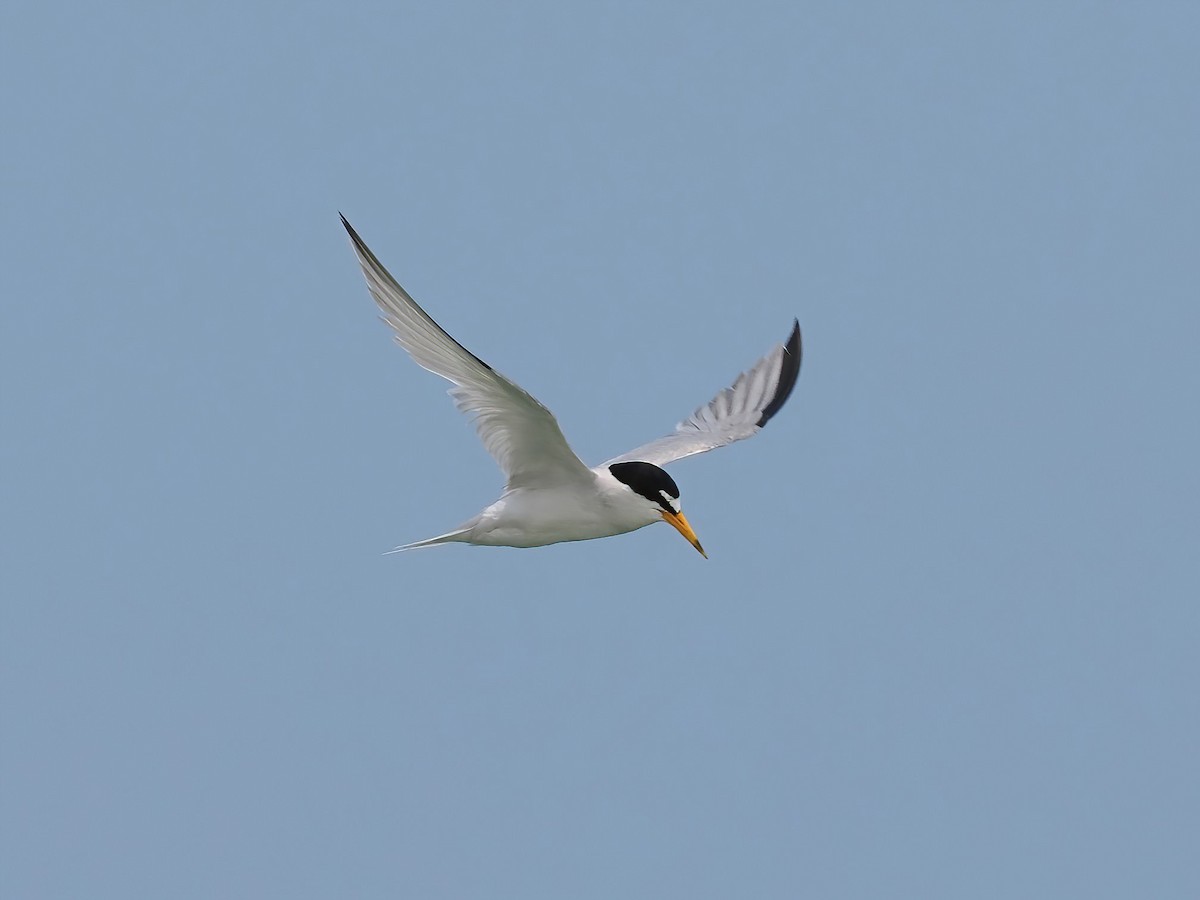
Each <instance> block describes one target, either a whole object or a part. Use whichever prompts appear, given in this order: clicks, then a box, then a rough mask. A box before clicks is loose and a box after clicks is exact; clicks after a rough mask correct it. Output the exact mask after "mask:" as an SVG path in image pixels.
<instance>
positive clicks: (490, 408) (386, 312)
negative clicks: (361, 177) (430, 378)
mask: <svg viewBox="0 0 1200 900" xmlns="http://www.w3.org/2000/svg"><path fill="white" fill-rule="evenodd" d="M342 224H343V225H345V226H346V231H347V232H348V233H349V234H350V241H351V243H352V244H353V245H354V252H355V253H356V254H357V255H358V262H359V264H360V265H361V266H362V270H363V275H365V276H366V279H367V287H368V288H370V290H371V296H373V297H374V298H375V302H376V303H378V304H379V308H380V309H381V310H382V311H383V320H384V321H385V322H387V324H388V325H390V326H391V327H392V330H393V331H394V332H395V337H396V343H397V344H399V345H400V346H401V347H403V348H404V349H405V350H407V351H408V352H409V355H410V356H412V358H413V359H414V360H416V362H417V364H418V365H419V366H421V367H422V368H425V369H428V370H429V371H430V372H433V373H434V374H435V375H441V376H442V377H443V378H445V379H446V380H447V381H450V382H452V383H453V384H454V387H452V388H450V396H451V397H453V398H454V403H455V405H456V406H457V407H458V408H459V410H461V411H462V412H464V413H466V414H467V415H468V416H471V417H472V418H473V419H474V422H475V428H476V430H477V431H478V432H479V437H480V439H481V440H482V441H483V444H484V446H485V447H487V450H488V452H489V453H491V454H492V456H493V457H495V459H496V462H497V463H498V464H499V466H500V468H501V470H502V471H503V472H504V474H505V476H506V477H507V478H508V485H507V486H508V487H509V488H517V487H550V486H553V485H558V484H564V483H571V482H583V481H588V480H590V479H591V478H592V477H593V476H592V474H591V472H590V471H589V470H588V468H587V466H585V465H584V464H583V462H582V461H581V460H580V459H579V457H577V456H576V455H575V453H574V452H573V451H572V450H571V448H570V447H569V446H568V445H567V439H566V438H565V437H563V433H562V429H560V428H559V427H558V422H557V421H556V420H555V418H554V414H553V413H551V412H550V410H548V409H546V407H544V406H542V404H541V403H539V402H538V401H537V400H536V399H534V398H533V397H532V396H530V395H529V394H528V393H527V392H526V391H524V390H523V389H522V388H521V387H519V386H518V385H516V384H514V383H513V382H511V381H509V380H508V379H507V378H505V377H504V376H503V375H501V374H500V373H499V372H497V371H496V370H495V369H493V368H492V367H491V366H489V365H488V364H487V363H485V362H484V361H483V360H481V359H480V358H479V357H477V356H476V355H475V354H473V353H471V351H469V350H468V349H467V348H466V347H464V346H463V345H462V344H460V343H459V342H458V341H456V340H455V339H454V338H452V337H451V336H450V335H448V334H447V333H446V332H445V331H443V330H442V328H441V326H440V325H438V323H437V322H435V321H433V319H431V318H430V317H429V314H428V313H426V312H425V310H423V309H421V307H419V306H418V305H417V304H416V301H414V300H413V298H412V297H410V296H409V295H408V292H407V291H405V290H404V288H402V287H400V285H399V284H398V283H397V282H396V279H394V278H393V277H392V276H391V275H390V274H389V273H388V270H387V269H385V268H384V267H383V264H382V263H381V262H380V261H379V260H378V259H376V257H375V254H374V253H372V252H371V250H370V248H369V247H367V245H366V244H365V243H363V239H362V238H360V237H359V236H358V232H356V231H355V230H354V229H353V228H352V227H351V226H350V223H349V222H347V221H346V217H345V216H342Z"/></svg>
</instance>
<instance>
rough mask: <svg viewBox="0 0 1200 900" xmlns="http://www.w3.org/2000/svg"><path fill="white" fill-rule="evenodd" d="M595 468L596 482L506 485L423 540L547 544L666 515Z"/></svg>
mask: <svg viewBox="0 0 1200 900" xmlns="http://www.w3.org/2000/svg"><path fill="white" fill-rule="evenodd" d="M590 471H591V473H592V475H593V479H594V480H593V481H592V482H591V483H590V484H589V483H587V482H583V483H581V484H578V485H575V484H572V485H566V486H561V485H560V486H558V487H552V488H537V487H533V488H515V489H513V490H511V491H505V492H504V495H503V496H502V497H500V499H499V500H497V501H496V502H495V503H493V504H492V505H491V506H489V507H487V509H485V510H483V511H482V512H481V513H479V515H477V516H475V517H474V518H472V519H471V520H469V521H468V522H465V523H463V525H462V526H461V527H460V528H458V529H456V530H454V531H452V532H450V533H449V534H446V535H441V536H439V537H436V538H431V539H430V541H428V542H426V541H420V542H418V544H417V545H423V546H432V545H433V543H435V542H436V543H439V544H440V543H454V542H462V543H467V544H478V545H480V546H484V547H543V546H545V545H546V544H557V543H560V542H562V541H588V540H591V539H593V538H603V537H613V536H614V535H618V534H625V533H626V532H629V531H636V530H637V529H639V528H645V527H646V526H647V525H653V524H654V523H655V522H661V521H662V516H661V515H660V514H659V513H658V512H655V511H654V510H652V509H650V508H649V507H648V506H647V504H646V503H644V502H641V500H640V498H638V497H637V495H636V494H634V493H633V492H632V491H630V490H629V489H628V488H627V487H625V485H623V484H621V483H620V482H619V481H617V479H615V478H613V477H612V475H610V474H609V473H608V472H607V471H606V470H603V469H600V468H596V469H592V470H590ZM417 545H409V548H412V547H414V546H417Z"/></svg>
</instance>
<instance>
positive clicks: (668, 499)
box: [658, 491, 679, 515]
mask: <svg viewBox="0 0 1200 900" xmlns="http://www.w3.org/2000/svg"><path fill="white" fill-rule="evenodd" d="M658 493H659V494H660V495H661V496H662V498H663V505H664V506H666V507H668V508H669V509H670V510H671V512H673V513H675V514H676V515H678V514H679V498H678V497H672V496H671V495H670V494H668V493H667V492H666V491H659V492H658Z"/></svg>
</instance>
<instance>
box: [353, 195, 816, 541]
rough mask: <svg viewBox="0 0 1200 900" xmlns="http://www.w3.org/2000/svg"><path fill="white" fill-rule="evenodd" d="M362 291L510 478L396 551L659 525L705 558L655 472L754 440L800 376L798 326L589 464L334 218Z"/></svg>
mask: <svg viewBox="0 0 1200 900" xmlns="http://www.w3.org/2000/svg"><path fill="white" fill-rule="evenodd" d="M342 224H343V225H345V226H346V231H347V232H348V233H349V234H350V241H351V243H352V244H353V246H354V252H355V253H356V254H357V255H358V262H359V264H360V265H361V266H362V271H363V275H365V276H366V279H367V287H368V288H369V289H370V291H371V296H373V297H374V298H375V302H376V303H377V304H379V308H380V310H382V311H383V320H384V321H385V322H387V324H388V325H390V326H391V328H392V331H394V332H395V337H396V343H398V344H399V345H400V346H401V347H403V348H404V349H405V350H407V351H408V353H409V355H410V356H412V358H413V359H414V360H415V361H416V362H417V364H418V365H419V366H422V367H423V368H425V369H428V370H429V371H430V372H433V373H434V374H435V375H440V376H442V377H443V378H445V379H446V380H447V381H449V382H450V383H451V384H452V385H453V387H452V388H450V396H451V397H453V398H454V403H455V405H456V406H457V407H458V408H459V410H461V411H462V412H464V413H466V414H467V415H468V416H471V417H472V418H473V419H474V422H475V428H476V430H477V431H478V432H479V437H480V438H481V439H482V440H483V444H484V446H485V447H487V449H488V452H489V453H491V454H492V456H493V457H495V459H496V462H497V464H499V466H500V469H501V470H502V471H503V472H504V475H505V478H506V479H507V481H506V482H505V485H504V493H503V494H502V495H501V497H500V499H499V500H497V501H496V502H495V503H493V504H492V505H491V506H489V507H487V508H486V509H485V510H483V512H481V513H479V514H478V515H477V516H474V517H472V518H471V519H469V520H468V521H466V522H464V523H463V524H462V525H461V526H460V527H458V528H456V529H454V530H453V531H450V532H447V533H446V534H441V535H438V536H437V537H432V538H428V539H426V540H423V541H416V542H414V543H411V544H406V545H404V546H403V547H397V548H396V549H397V550H412V549H416V548H418V547H432V546H435V545H438V544H451V543H463V544H476V545H481V546H487V547H541V546H544V545H546V544H556V543H559V542H560V541H587V540H591V539H592V538H603V537H611V536H612V535H616V534H624V533H626V532H628V531H636V530H637V529H639V528H645V527H646V526H647V525H653V524H654V523H655V522H667V523H669V524H670V525H672V526H673V527H674V528H675V530H677V531H678V532H679V533H680V534H682V535H683V536H684V537H685V538H687V540H688V542H689V543H690V544H691V545H692V546H693V547H695V548H696V549H697V550H699V551H700V553H701V554H702V555H703V556H705V557H707V556H708V554H707V553H705V552H704V548H703V547H702V546H700V541H699V540H698V539H697V538H696V533H695V532H694V531H692V526H691V525H690V524H689V523H688V520H687V519H686V518H685V517H684V515H683V509H682V508H681V507H680V505H679V487H678V486H677V485H676V484H675V480H674V479H673V478H672V477H671V476H670V475H668V474H667V473H666V472H665V471H663V469H662V468H661V467H662V466H665V465H667V464H668V463H672V462H675V461H676V460H679V459H683V458H684V457H687V456H693V455H695V454H697V453H704V452H705V451H708V450H713V449H715V448H717V447H724V446H725V445H726V444H731V443H733V442H734V441H740V440H744V439H746V438H748V437H752V436H753V435H755V434H757V433H758V432H759V431H760V430H761V429H762V427H763V426H764V425H766V424H767V422H768V421H770V419H771V417H772V416H774V415H775V414H776V413H777V412H779V410H780V409H781V408H782V407H783V404H784V403H785V402H786V401H787V398H788V396H789V395H790V394H791V392H792V388H793V387H795V385H796V378H797V376H798V375H799V374H800V323H799V321H796V322H794V323H793V325H792V331H791V334H789V335H788V339H787V340H786V341H785V342H784V343H782V344H780V345H778V346H776V347H775V348H774V349H773V350H772V351H771V352H770V353H768V354H767V355H766V356H764V357H763V358H762V359H760V360H759V361H758V362H757V363H755V364H754V366H753V367H751V368H750V369H748V370H747V371H745V372H743V373H742V374H741V375H739V376H738V378H737V380H736V381H735V382H734V383H733V385H732V386H730V387H728V388H726V389H725V390H723V391H721V392H720V393H719V394H717V396H716V397H714V398H713V399H712V400H711V401H710V402H709V403H708V404H706V405H704V406H701V407H700V408H699V409H697V410H696V411H695V412H694V413H692V414H691V415H690V416H688V417H687V418H686V419H684V420H683V421H682V422H680V423H679V424H678V425H676V426H675V430H674V431H672V432H671V433H670V434H668V435H665V436H664V437H660V438H658V439H657V440H654V441H651V442H650V443H648V444H643V445H642V446H641V447H638V448H637V449H636V450H630V451H629V452H628V453H622V454H621V455H620V456H617V457H614V458H613V459H610V460H608V461H607V462H605V463H601V464H600V465H598V466H591V467H589V466H587V465H586V464H584V462H583V461H582V460H580V459H579V457H578V456H576V455H575V453H574V451H572V450H571V448H570V447H569V446H568V445H567V440H566V438H565V437H563V433H562V430H561V429H560V428H559V427H558V421H557V420H556V419H555V418H554V414H553V413H551V412H550V410H548V409H546V407H544V406H542V404H541V403H539V402H538V401H537V400H536V399H535V398H534V397H533V396H531V395H530V394H529V393H527V392H526V391H525V390H524V389H522V388H521V387H520V385H518V384H516V383H515V382H512V381H510V380H509V379H507V378H505V377H504V376H503V375H501V374H500V373H499V372H497V371H496V370H495V369H493V368H492V367H491V366H489V365H488V364H487V363H485V362H484V361H483V360H481V359H480V358H479V357H478V356H476V355H475V354H474V353H472V352H471V351H470V350H468V349H467V348H466V347H464V346H463V345H462V344H460V343H459V342H458V341H456V340H455V339H454V338H452V337H451V336H450V335H449V334H447V333H446V332H445V331H444V330H443V329H442V328H441V326H439V325H438V323H437V322H435V321H433V319H432V318H430V317H429V314H428V313H426V312H425V310H423V309H421V307H420V306H418V305H417V303H416V301H415V300H413V298H412V297H410V296H409V295H408V292H407V291H405V290H404V288H402V287H400V285H399V283H397V281H396V279H394V278H393V277H392V276H391V275H390V274H389V273H388V270H387V269H385V268H384V267H383V264H382V263H380V262H379V260H378V259H377V258H376V257H375V254H374V253H372V252H371V250H370V248H369V247H367V245H366V244H365V243H364V242H363V239H362V238H360V237H359V236H358V233H357V232H356V231H355V230H354V229H353V228H352V227H351V226H350V223H349V222H347V221H346V217H345V216H342Z"/></svg>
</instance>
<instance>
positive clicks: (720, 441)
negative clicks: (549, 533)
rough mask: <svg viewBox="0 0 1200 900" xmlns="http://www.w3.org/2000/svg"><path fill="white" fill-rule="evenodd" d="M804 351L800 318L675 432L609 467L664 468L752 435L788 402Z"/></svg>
mask: <svg viewBox="0 0 1200 900" xmlns="http://www.w3.org/2000/svg"><path fill="white" fill-rule="evenodd" d="M801 355H802V351H801V346H800V322H799V321H796V322H794V323H793V325H792V333H791V334H790V335H789V336H788V339H787V340H786V341H785V342H784V343H782V344H780V345H779V346H777V347H775V349H774V350H772V351H771V352H770V353H768V354H767V355H766V356H764V357H763V358H762V359H760V360H759V361H758V362H756V363H755V364H754V365H753V367H751V368H750V369H748V370H747V371H745V372H743V373H742V374H741V375H739V376H738V377H737V380H735V381H734V382H733V384H732V385H731V386H729V387H727V388H725V389H724V390H723V391H721V392H720V393H718V394H717V396H715V397H713V399H712V400H710V401H709V402H708V403H707V404H705V405H704V406H701V407H700V408H699V409H697V410H696V411H695V412H693V413H692V414H691V415H690V416H688V417H687V418H686V419H684V420H683V421H682V422H680V423H679V424H678V425H676V426H675V430H674V431H673V432H671V433H670V434H668V435H664V436H663V437H660V438H658V439H657V440H654V441H651V442H650V443H648V444H643V445H642V446H640V447H638V448H636V449H634V450H630V451H629V452H628V453H622V454H621V455H620V456H617V457H615V458H613V459H610V460H609V461H608V462H606V463H605V465H612V464H613V463H617V462H631V461H635V460H637V461H641V462H648V463H654V464H655V465H656V466H664V465H666V464H667V463H672V462H675V461H676V460H680V459H683V458H685V457H688V456H694V455H695V454H697V453H704V452H706V451H708V450H715V449H716V448H717V447H724V446H725V445H726V444H732V443H733V442H734V441H741V440H745V439H746V438H748V437H753V436H754V435H756V434H758V432H759V431H760V430H762V427H763V426H764V425H766V424H767V422H768V421H770V419H771V417H772V416H774V415H775V414H776V413H777V412H779V410H780V409H782V408H783V404H784V403H786V402H787V398H788V397H789V396H790V395H791V393H792V388H794V387H795V386H796V379H797V378H798V377H799V375H800V358H801Z"/></svg>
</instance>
